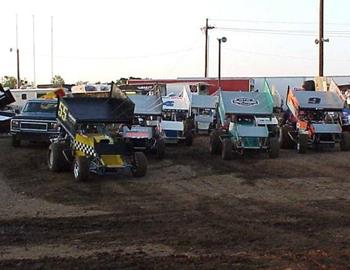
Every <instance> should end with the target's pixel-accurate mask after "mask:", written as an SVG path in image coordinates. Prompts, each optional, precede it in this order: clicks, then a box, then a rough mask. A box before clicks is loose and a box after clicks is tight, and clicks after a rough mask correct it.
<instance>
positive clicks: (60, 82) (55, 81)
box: [51, 75, 64, 87]
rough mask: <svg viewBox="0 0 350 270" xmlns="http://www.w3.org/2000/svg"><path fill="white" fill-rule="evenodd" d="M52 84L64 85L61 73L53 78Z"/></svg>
mask: <svg viewBox="0 0 350 270" xmlns="http://www.w3.org/2000/svg"><path fill="white" fill-rule="evenodd" d="M51 84H52V86H53V87H62V86H63V85H64V80H63V78H62V77H61V76H60V75H55V76H53V78H52V79H51Z"/></svg>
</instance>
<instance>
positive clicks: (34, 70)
mask: <svg viewBox="0 0 350 270" xmlns="http://www.w3.org/2000/svg"><path fill="white" fill-rule="evenodd" d="M33 73H34V74H33V75H34V80H33V83H34V85H35V86H36V69H35V18H34V15H33Z"/></svg>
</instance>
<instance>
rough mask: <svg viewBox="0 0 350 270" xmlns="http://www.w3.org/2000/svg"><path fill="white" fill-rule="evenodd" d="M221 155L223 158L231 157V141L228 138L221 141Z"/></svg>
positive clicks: (228, 158)
mask: <svg viewBox="0 0 350 270" xmlns="http://www.w3.org/2000/svg"><path fill="white" fill-rule="evenodd" d="M221 157H222V159H223V160H230V159H232V141H231V139H229V138H226V139H224V140H223V141H222V151H221Z"/></svg>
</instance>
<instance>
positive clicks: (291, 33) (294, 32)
mask: <svg viewBox="0 0 350 270" xmlns="http://www.w3.org/2000/svg"><path fill="white" fill-rule="evenodd" d="M215 29H218V30H224V31H233V32H246V33H257V34H271V35H287V36H312V37H313V36H315V32H314V31H310V30H288V29H267V28H240V27H215ZM326 34H327V35H328V36H330V37H340V38H350V31H326Z"/></svg>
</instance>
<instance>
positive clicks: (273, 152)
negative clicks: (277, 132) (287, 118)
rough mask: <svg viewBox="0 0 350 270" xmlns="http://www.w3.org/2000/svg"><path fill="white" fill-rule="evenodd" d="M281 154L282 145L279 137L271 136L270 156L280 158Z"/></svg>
mask: <svg viewBox="0 0 350 270" xmlns="http://www.w3.org/2000/svg"><path fill="white" fill-rule="evenodd" d="M279 155H280V145H279V142H278V139H277V138H270V151H269V157H270V158H278V157H279Z"/></svg>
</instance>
